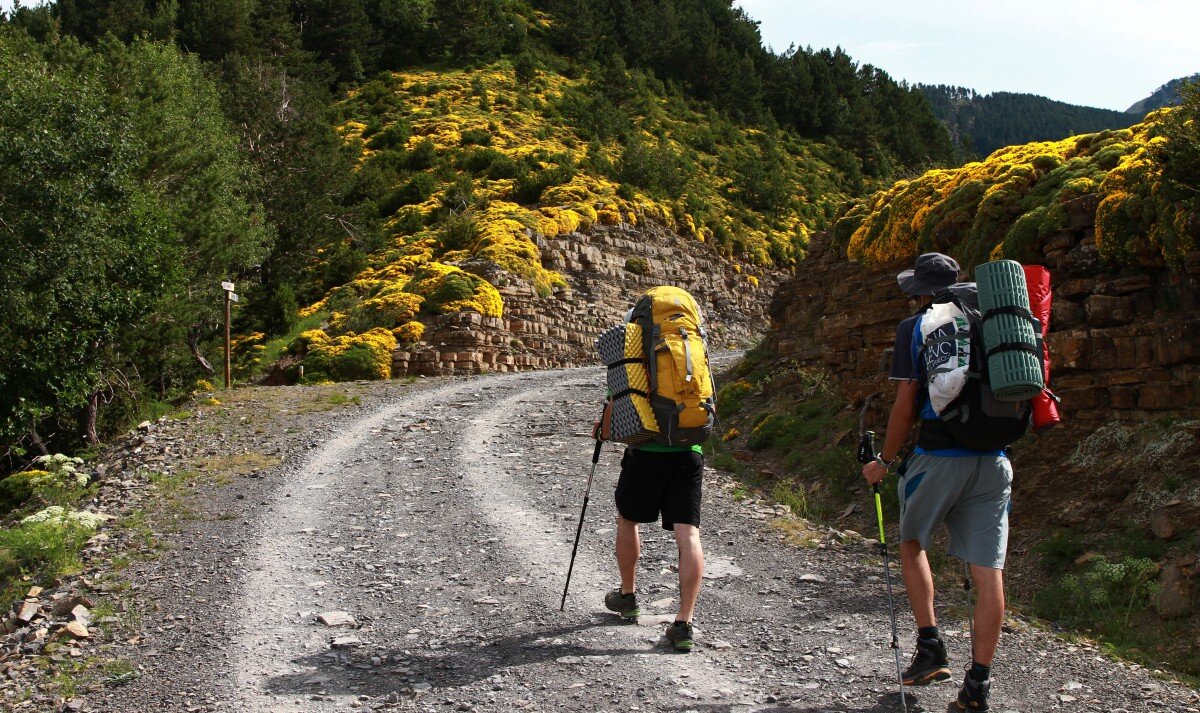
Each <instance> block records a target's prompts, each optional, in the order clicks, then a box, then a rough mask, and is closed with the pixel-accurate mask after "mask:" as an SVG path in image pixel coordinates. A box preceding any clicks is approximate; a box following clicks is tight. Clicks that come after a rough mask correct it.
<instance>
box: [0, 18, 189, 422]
mask: <svg viewBox="0 0 1200 713" xmlns="http://www.w3.org/2000/svg"><path fill="white" fill-rule="evenodd" d="M64 49H65V50H68V51H69V50H71V49H72V48H70V47H66V48H64ZM0 125H2V126H4V131H3V132H0V303H3V304H4V305H5V318H4V319H3V320H0V440H2V441H3V443H5V444H6V445H7V444H11V443H14V442H16V441H18V440H19V439H21V438H22V437H24V436H25V435H26V434H28V433H30V432H33V431H35V429H36V428H37V427H38V426H39V424H41V423H42V422H43V421H46V420H48V419H51V418H55V417H63V416H68V415H70V414H72V413H73V412H74V411H76V410H78V409H87V410H88V411H89V412H90V413H91V414H93V415H94V413H95V411H96V409H97V406H98V403H99V401H100V398H101V396H102V394H103V393H104V392H105V391H106V390H108V389H110V388H111V387H112V385H113V384H115V383H118V382H120V381H121V380H122V377H121V372H122V370H123V369H125V368H126V367H127V361H126V360H125V359H124V358H123V357H122V345H121V344H120V341H119V340H120V337H121V336H122V333H123V329H124V327H125V326H126V325H129V324H134V323H138V322H142V321H144V320H147V319H149V318H150V316H151V315H152V314H153V312H154V307H155V304H156V299H157V295H158V294H159V293H160V292H161V290H162V289H163V288H164V287H165V286H167V285H169V284H171V283H173V282H175V281H176V280H177V279H178V275H177V273H176V266H178V265H179V262H178V259H177V258H178V256H177V255H175V254H173V253H172V249H171V248H172V245H171V242H170V241H169V240H167V239H166V236H168V235H169V234H170V232H171V230H172V227H171V219H170V216H169V215H168V214H167V212H166V211H164V210H163V209H162V206H161V204H160V203H159V201H158V199H157V197H156V196H155V195H154V194H153V193H152V191H151V190H150V189H149V187H148V186H147V185H145V184H143V183H142V182H141V181H140V180H139V177H138V175H137V174H138V169H139V167H140V165H141V163H142V160H143V158H144V156H145V155H146V154H145V146H144V144H142V143H141V142H140V141H139V140H138V139H137V137H136V134H135V133H134V132H133V131H132V130H131V129H132V127H131V126H130V125H129V123H128V121H127V120H126V119H125V118H124V117H123V116H122V115H121V110H120V108H119V107H116V108H114V107H113V105H112V102H111V101H110V100H109V97H108V96H107V95H106V92H105V90H104V88H103V86H102V85H101V83H99V82H97V81H96V80H95V79H94V78H91V77H87V76H85V75H81V74H79V73H76V72H72V71H56V69H55V68H54V67H52V66H51V65H50V64H49V63H48V62H47V61H46V60H45V59H43V57H42V56H41V53H40V51H39V48H38V47H37V46H35V45H34V44H33V42H32V41H30V40H28V38H26V37H24V36H22V35H21V34H20V33H18V32H15V31H13V30H11V29H10V28H5V27H0ZM30 137H37V139H36V140H30ZM92 424H94V421H92ZM86 435H87V437H88V440H93V441H94V440H95V439H96V438H97V434H96V432H95V430H94V425H93V427H92V428H89V429H88V432H87V434H86Z"/></svg>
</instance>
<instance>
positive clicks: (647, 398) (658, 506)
mask: <svg viewBox="0 0 1200 713" xmlns="http://www.w3.org/2000/svg"><path fill="white" fill-rule="evenodd" d="M596 347H597V349H598V351H599V352H600V358H601V360H602V361H603V362H604V363H605V365H606V366H607V367H608V378H607V385H608V394H609V398H608V402H607V404H606V405H605V408H604V415H603V416H602V418H601V419H600V421H598V422H597V423H596V426H595V428H594V433H593V435H594V436H595V438H596V440H597V441H598V442H599V441H607V440H613V441H617V442H619V443H625V444H626V445H627V446H628V448H626V450H625V455H624V457H622V459H621V475H620V477H619V478H618V480H617V488H616V505H617V536H616V555H617V568H618V570H619V571H620V575H621V586H620V587H618V588H616V589H614V590H612V591H611V592H609V593H608V594H607V595H606V596H605V597H604V604H605V606H606V607H607V608H608V609H609V610H610V611H613V612H615V613H617V614H619V615H620V616H621V617H622V618H624V619H627V620H630V621H634V620H636V619H637V616H638V613H639V611H640V610H639V607H638V601H637V590H636V578H637V564H638V558H639V557H640V556H641V537H640V533H639V529H638V528H639V524H640V523H651V522H655V521H657V520H659V518H660V516H661V519H662V527H663V529H664V530H669V531H672V532H674V534H675V542H676V544H677V546H678V548H679V610H678V613H677V614H676V616H675V621H674V623H672V624H670V625H669V626H668V627H667V631H666V636H667V639H668V641H670V642H671V645H672V646H673V647H674V648H675V649H676V650H677V651H685V652H686V651H690V650H691V649H692V646H693V645H694V640H695V635H694V631H693V628H692V617H693V614H694V611H695V607H696V599H697V597H698V596H699V594H700V583H701V578H702V576H703V575H704V549H703V547H702V546H701V544H700V501H701V491H702V481H703V476H704V453H703V451H702V450H701V447H700V444H702V443H703V442H704V441H706V440H707V439H708V437H709V435H711V433H712V429H713V425H714V424H715V422H716V395H715V388H714V385H713V379H712V373H711V371H710V370H709V364H708V355H707V347H706V344H705V332H704V327H703V315H702V313H701V311H700V307H699V305H697V304H696V300H695V299H694V298H693V297H692V296H691V295H690V294H688V292H687V291H686V290H683V289H680V288H678V287H668V286H662V287H654V288H652V289H650V290H648V291H647V292H646V293H645V294H644V295H643V296H642V297H641V299H639V300H638V302H637V304H635V305H634V307H633V309H632V310H630V311H629V312H628V313H627V314H626V317H625V323H624V324H622V325H619V326H618V327H616V328H614V329H611V330H609V331H608V332H605V333H604V334H603V335H602V336H601V337H600V339H599V340H598V341H597V343H596Z"/></svg>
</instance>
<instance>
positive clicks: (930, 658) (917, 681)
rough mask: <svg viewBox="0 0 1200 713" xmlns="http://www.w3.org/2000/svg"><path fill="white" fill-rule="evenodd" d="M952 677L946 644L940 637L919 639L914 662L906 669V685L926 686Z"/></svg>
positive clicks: (913, 658)
mask: <svg viewBox="0 0 1200 713" xmlns="http://www.w3.org/2000/svg"><path fill="white" fill-rule="evenodd" d="M948 678H950V661H949V660H948V659H947V658H946V644H945V642H943V641H942V640H941V639H940V638H939V639H917V650H916V651H915V652H913V657H912V662H911V663H909V664H908V668H907V669H905V670H904V675H903V679H904V685H906V686H926V685H929V684H930V683H933V682H934V681H945V680H946V679H948Z"/></svg>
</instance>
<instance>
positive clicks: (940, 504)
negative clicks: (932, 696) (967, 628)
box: [862, 253, 1024, 711]
mask: <svg viewBox="0 0 1200 713" xmlns="http://www.w3.org/2000/svg"><path fill="white" fill-rule="evenodd" d="M958 278H959V266H958V263H957V262H955V261H954V260H953V259H952V258H950V257H948V256H946V255H942V254H940V253H926V254H923V255H921V256H919V257H918V258H917V260H916V265H915V266H914V268H913V269H912V270H906V271H904V272H902V273H900V275H898V276H897V281H898V282H899V285H900V289H902V290H903V291H905V292H907V293H908V294H909V295H912V296H913V298H914V300H915V301H916V302H917V303H918V304H919V306H920V312H918V313H917V314H915V315H913V316H912V317H909V318H907V319H905V320H904V321H902V322H901V323H900V325H899V326H898V328H897V329H896V340H895V347H894V349H895V351H894V352H893V359H892V367H891V372H890V374H889V378H890V379H891V380H892V381H895V382H897V387H896V400H895V403H894V404H893V406H892V410H891V415H890V417H889V419H888V426H887V437H886V440H885V441H884V444H883V448H882V450H881V452H880V453H878V454H877V455H876V456H875V458H874V459H873V460H871V461H870V462H868V463H866V464H865V465H864V466H863V469H862V474H863V477H864V478H865V479H866V480H867V482H868V483H870V484H871V485H876V484H878V483H880V482H881V481H882V480H883V479H884V477H885V476H886V475H887V473H888V471H889V469H890V468H891V466H892V465H893V464H895V463H896V461H897V457H898V455H899V453H900V451H901V449H902V448H903V447H904V445H905V441H906V440H907V438H908V434H909V432H910V431H911V428H912V425H913V421H914V420H916V418H918V416H919V418H920V422H921V427H920V435H919V437H918V440H917V446H916V448H915V451H914V454H913V455H912V456H911V457H910V458H909V459H908V461H907V462H906V463H905V465H904V467H903V468H902V469H901V470H902V473H901V475H900V479H899V483H898V487H897V495H898V498H899V501H900V562H901V569H902V573H903V577H904V584H905V588H906V589H907V591H908V599H909V604H910V605H911V607H912V611H913V615H914V617H915V618H916V623H917V642H916V651H915V652H914V654H913V657H912V661H911V663H910V664H909V667H908V669H907V670H906V671H904V673H903V682H904V684H905V685H910V686H923V685H927V684H929V683H932V682H934V681H943V680H946V679H948V678H950V677H951V669H950V664H949V660H948V658H947V654H946V645H945V643H944V641H943V640H942V637H941V634H940V632H939V629H938V624H937V618H936V615H935V613H934V582H933V576H932V573H931V570H930V566H929V560H928V558H927V556H926V551H927V550H928V549H929V546H930V540H931V538H932V536H933V533H934V531H935V529H936V528H937V527H938V526H939V525H942V524H945V525H946V528H947V530H948V532H949V548H948V550H949V554H950V555H951V556H953V557H957V558H959V559H961V560H963V561H964V562H967V563H969V565H970V572H971V578H972V579H973V581H974V584H975V591H976V592H977V593H978V606H977V608H976V611H975V614H974V622H973V628H972V632H973V633H972V649H973V653H972V661H971V665H970V667H969V668H968V670H967V673H966V676H965V678H964V680H963V684H962V688H961V689H960V690H959V693H958V699H957V705H958V708H959V709H960V710H971V711H986V710H988V697H989V693H990V688H991V676H990V673H991V665H992V660H993V657H994V656H995V653H996V649H997V647H998V644H999V640H1000V628H1001V624H1002V623H1003V619H1004V582H1003V569H1004V559H1005V553H1006V550H1007V546H1008V513H1009V504H1010V496H1011V491H1012V466H1011V464H1010V463H1009V460H1008V457H1007V456H1006V455H1005V451H1004V449H1003V447H999V448H987V449H980V448H978V447H977V446H978V443H976V442H974V441H972V445H974V446H976V447H975V448H968V447H967V446H965V445H964V444H963V441H962V438H960V437H957V436H956V435H955V433H952V431H956V432H958V431H957V429H959V428H960V427H961V424H959V423H958V422H957V421H955V423H954V427H953V428H952V427H951V426H950V425H949V422H950V420H951V414H950V412H949V411H947V410H942V411H940V412H939V411H938V410H935V408H934V403H935V402H934V401H933V400H931V395H930V373H931V370H929V369H928V365H929V364H931V363H934V364H936V366H935V368H934V369H933V370H932V371H933V372H936V373H937V375H938V376H941V375H943V374H950V372H952V371H958V372H960V373H959V374H958V376H960V377H961V378H960V379H959V380H960V382H962V383H967V384H968V385H969V386H975V385H972V384H970V383H969V380H970V379H971V378H976V379H977V378H978V377H977V375H975V376H973V375H971V374H968V373H967V368H966V363H965V361H966V360H964V359H962V358H961V357H962V355H963V352H962V351H957V352H956V349H958V350H961V349H962V348H963V347H962V346H960V345H966V343H967V342H968V341H970V338H971V337H972V336H973V334H972V333H970V330H969V329H968V324H967V320H966V318H965V317H960V318H959V319H957V320H955V319H953V318H952V319H950V321H949V322H947V323H945V326H944V327H943V328H942V329H940V330H935V331H933V332H930V331H929V329H928V327H929V326H930V325H929V324H928V321H931V320H928V319H927V318H928V316H929V315H930V313H931V311H932V310H933V309H934V308H935V307H936V304H935V302H938V301H941V302H950V301H955V300H957V298H955V297H953V296H952V293H953V291H952V290H951V289H950V288H951V286H952V285H954V287H955V289H957V288H958V287H959V286H958V285H956V283H957V282H958ZM970 288H971V289H972V290H973V289H974V285H973V284H971V285H970ZM935 295H936V296H937V297H936V298H935ZM955 304H958V302H957V301H955ZM963 306H964V309H969V308H968V307H967V306H966V305H965V303H964V305H963ZM975 314H976V315H977V312H976V313H975ZM923 319H927V321H926V324H925V328H924V329H923V327H922V321H923ZM966 348H968V349H969V347H966ZM976 349H978V347H976ZM977 358H980V357H977ZM939 360H940V361H939ZM972 363H974V362H972ZM950 376H951V377H954V376H955V374H950ZM959 388H960V389H962V388H963V387H962V386H961V385H960V386H959ZM935 391H936V389H935ZM938 396H940V394H938V393H935V394H934V397H935V398H936V397H938ZM986 398H987V399H988V400H989V404H987V406H988V407H990V400H991V394H990V392H989V393H988V394H987V396H986ZM937 405H938V406H939V407H943V405H942V404H941V403H940V402H939V403H938V404H937ZM984 410H986V409H984V408H977V409H975V412H978V413H979V414H982V412H983V411H984ZM939 413H940V414H942V415H939ZM968 413H973V412H971V411H970V410H969V409H967V408H961V409H959V411H956V412H955V414H954V416H953V417H954V418H959V417H961V418H962V420H963V421H964V422H965V421H966V420H967V414H968ZM943 416H944V417H945V418H943ZM980 417H981V418H982V415H981V416H980ZM1018 420H1019V417H1018ZM971 423H972V425H973V426H975V425H977V424H978V423H979V419H978V418H975V419H974V420H973V421H972V422H971ZM1014 423H1016V421H1014ZM1020 430H1021V432H1023V431H1024V428H1023V427H1021V429H1020ZM1017 435H1019V434H1017ZM968 440H970V439H968Z"/></svg>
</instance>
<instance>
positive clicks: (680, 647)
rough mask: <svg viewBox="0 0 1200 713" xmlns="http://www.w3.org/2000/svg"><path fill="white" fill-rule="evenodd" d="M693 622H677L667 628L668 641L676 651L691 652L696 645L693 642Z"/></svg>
mask: <svg viewBox="0 0 1200 713" xmlns="http://www.w3.org/2000/svg"><path fill="white" fill-rule="evenodd" d="M692 637H693V634H692V622H690V621H677V622H675V623H674V624H671V625H670V626H668V627H667V641H670V642H671V645H672V646H674V647H675V650H676V651H691V650H692V647H693V646H695V645H696V642H695V641H694V640H693V638H692Z"/></svg>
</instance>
